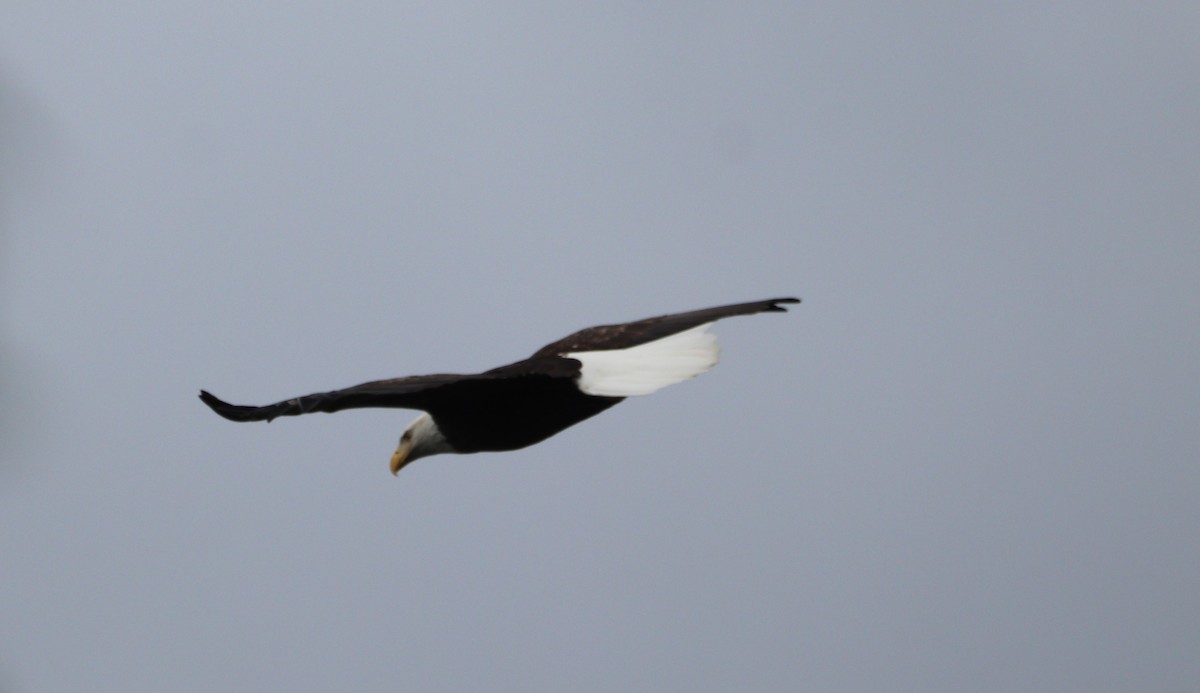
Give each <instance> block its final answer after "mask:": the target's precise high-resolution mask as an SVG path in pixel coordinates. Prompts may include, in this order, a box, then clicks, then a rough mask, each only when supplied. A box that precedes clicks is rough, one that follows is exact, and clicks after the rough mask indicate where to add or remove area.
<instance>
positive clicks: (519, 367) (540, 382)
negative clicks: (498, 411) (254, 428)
mask: <svg viewBox="0 0 1200 693" xmlns="http://www.w3.org/2000/svg"><path fill="white" fill-rule="evenodd" d="M578 375H579V362H578V361H574V360H571V359H566V358H558V357H549V358H529V359H525V360H523V361H517V362H516V363H510V364H508V365H507V366H500V367H499V368H493V369H492V370H490V371H487V372H486V373H477V374H473V375H455V374H449V373H444V374H438V375H413V376H409V377H407V378H392V379H391V380H373V381H371V382H369V383H363V384H361V385H355V386H354V387H348V388H345V389H343V390H331V391H329V392H316V393H313V394H311V395H304V396H303V397H293V398H292V399H288V400H284V401H282V402H276V403H275V404H268V405H265V406H262V407H253V406H242V405H237V404H230V403H228V402H225V401H222V400H221V399H219V398H217V397H216V396H215V395H213V394H212V393H210V392H207V391H205V390H201V391H200V399H201V400H202V401H203V402H204V403H205V404H207V405H208V406H209V408H211V409H212V410H213V411H215V412H216V413H218V414H220V415H221V416H223V417H225V418H226V419H229V420H230V421H270V420H271V419H274V418H275V417H278V416H299V415H300V414H309V413H312V412H325V413H333V412H335V411H341V410H343V409H366V408H372V407H374V408H380V407H382V408H393V409H421V410H424V411H430V412H434V411H439V410H441V409H443V408H444V407H445V406H446V405H447V404H449V403H453V402H455V401H464V400H470V401H483V400H488V399H489V398H495V397H511V396H512V393H513V392H514V389H513V388H514V386H516V388H517V389H518V390H520V388H521V383H525V384H526V386H527V387H534V388H537V387H539V386H540V387H544V386H545V385H546V383H549V382H550V381H554V380H566V381H570V380H572V379H574V378H575V377H576V376H578Z"/></svg>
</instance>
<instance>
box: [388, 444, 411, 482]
mask: <svg viewBox="0 0 1200 693" xmlns="http://www.w3.org/2000/svg"><path fill="white" fill-rule="evenodd" d="M411 450H412V440H405V441H402V442H401V443H400V447H398V448H396V452H394V453H392V464H391V466H392V475H393V476H395V475H398V474H400V468H401V467H403V466H404V465H406V464H408V453H409V451H411Z"/></svg>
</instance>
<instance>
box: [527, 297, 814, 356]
mask: <svg viewBox="0 0 1200 693" xmlns="http://www.w3.org/2000/svg"><path fill="white" fill-rule="evenodd" d="M799 302H800V299H798V298H771V299H767V300H765V301H752V302H750V303H735V304H733V305H728V306H717V307H715V308H702V309H700V310H693V311H688V312H686V313H672V314H671V315H660V316H658V317H653V318H646V319H645V320H637V321H634V322H626V323H621V324H619V325H599V326H597V327H589V328H587V329H585V330H580V331H578V332H576V333H574V334H571V335H569V336H567V337H564V338H562V339H560V340H558V341H557V342H553V343H551V344H547V345H546V346H544V347H542V348H541V349H538V350H537V352H536V353H534V355H533V356H534V358H537V357H543V356H558V355H561V354H567V353H572V352H580V351H607V350H611V349H628V348H630V347H635V346H638V345H639V344H645V343H647V342H652V341H654V340H656V339H661V338H663V337H669V336H671V335H673V334H677V333H679V332H683V331H684V330H689V329H691V328H693V327H696V326H698V325H703V324H705V323H710V322H713V321H714V320H720V319H721V318H729V317H733V316H735V315H753V314H755V313H782V312H786V311H787V308H784V307H783V306H780V305H779V304H780V303H799Z"/></svg>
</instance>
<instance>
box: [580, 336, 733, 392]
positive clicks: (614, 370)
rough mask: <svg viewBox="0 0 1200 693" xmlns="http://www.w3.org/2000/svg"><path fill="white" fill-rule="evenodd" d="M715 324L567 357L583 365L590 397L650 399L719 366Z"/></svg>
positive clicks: (582, 379) (582, 383) (582, 384)
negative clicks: (648, 396)
mask: <svg viewBox="0 0 1200 693" xmlns="http://www.w3.org/2000/svg"><path fill="white" fill-rule="evenodd" d="M711 325H712V323H711V322H709V323H705V324H703V325H698V326H696V327H693V328H691V329H690V330H684V331H683V332H678V333H676V334H673V335H670V336H669V337H663V338H662V339H656V340H654V341H653V342H646V343H645V344H639V345H638V346H635V347H630V348H628V349H610V350H606V351H577V352H574V353H569V354H564V356H567V357H568V358H573V359H578V360H579V362H580V363H582V364H583V368H582V369H581V371H580V374H579V379H578V380H577V381H576V382H577V383H578V384H579V389H580V390H582V391H583V392H584V393H586V394H589V395H600V396H605V397H631V396H634V395H648V394H650V393H651V392H655V391H656V390H661V389H662V388H664V387H666V386H668V385H674V384H675V383H680V382H683V381H684V380H687V379H689V378H694V377H696V376H698V375H700V374H701V373H704V372H706V371H708V370H709V369H711V368H712V367H713V366H715V365H717V358H718V356H719V355H720V353H721V349H720V347H718V346H717V336H716V335H714V334H712V333H711V332H708V331H707V330H708V328H709V327H710V326H711Z"/></svg>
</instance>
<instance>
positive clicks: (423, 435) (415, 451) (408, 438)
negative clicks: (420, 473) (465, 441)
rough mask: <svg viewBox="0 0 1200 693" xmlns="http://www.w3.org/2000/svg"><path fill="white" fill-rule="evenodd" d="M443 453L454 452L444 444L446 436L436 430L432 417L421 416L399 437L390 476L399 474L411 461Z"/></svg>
mask: <svg viewBox="0 0 1200 693" xmlns="http://www.w3.org/2000/svg"><path fill="white" fill-rule="evenodd" d="M443 452H455V450H454V448H452V447H450V444H449V443H447V442H446V436H444V435H442V432H441V431H440V430H438V427H437V424H436V423H434V421H433V417H432V416H430V415H429V414H421V415H420V416H418V417H417V419H416V420H415V421H413V422H412V423H411V424H409V425H408V428H406V429H404V435H402V436H400V444H399V445H398V446H396V452H395V453H394V454H393V455H392V474H399V473H400V469H401V468H402V467H403V466H404V465H406V464H408V463H409V462H412V461H413V460H417V459H420V458H422V457H428V456H430V455H437V454H440V453H443Z"/></svg>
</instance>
